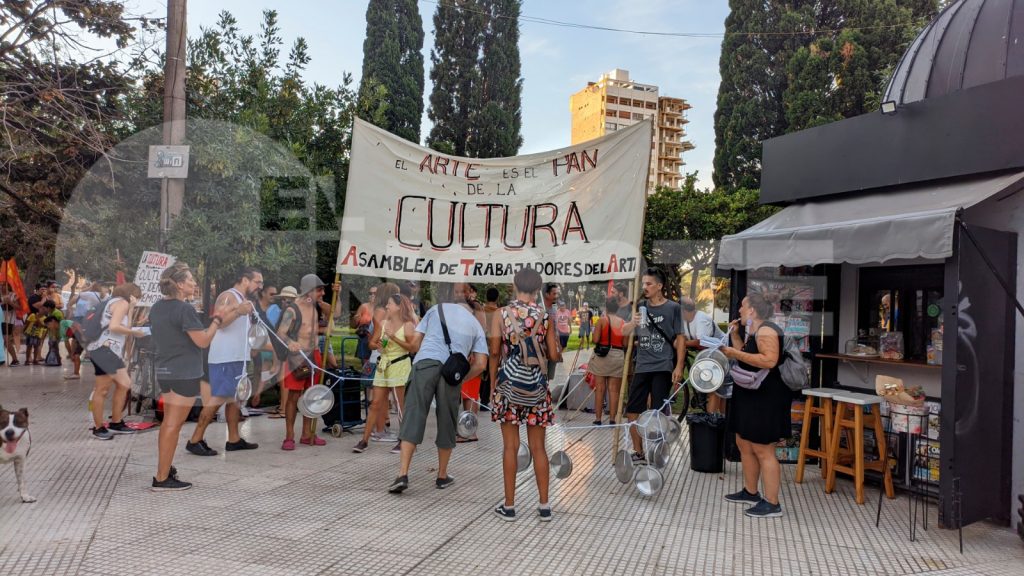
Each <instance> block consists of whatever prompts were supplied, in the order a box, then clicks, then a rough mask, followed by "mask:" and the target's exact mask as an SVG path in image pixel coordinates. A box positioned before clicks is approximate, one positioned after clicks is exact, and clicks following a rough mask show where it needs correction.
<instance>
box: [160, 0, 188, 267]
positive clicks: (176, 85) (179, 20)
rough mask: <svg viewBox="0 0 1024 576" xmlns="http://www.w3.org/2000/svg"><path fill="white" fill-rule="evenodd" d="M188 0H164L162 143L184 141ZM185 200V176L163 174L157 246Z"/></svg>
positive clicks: (162, 245) (162, 243) (164, 244)
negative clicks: (169, 176)
mask: <svg viewBox="0 0 1024 576" xmlns="http://www.w3.org/2000/svg"><path fill="white" fill-rule="evenodd" d="M187 3H188V0H167V50H166V52H167V61H166V63H165V64H164V126H163V143H164V145H167V146H175V145H180V144H182V143H184V141H185V45H186V44H187V34H186V29H187V28H186V25H185V17H186V12H187ZM184 200H185V180H183V179H180V178H164V179H163V181H162V182H161V185H160V249H161V250H162V251H164V252H166V249H167V237H168V233H169V231H170V229H171V224H172V223H173V222H174V219H175V218H177V217H178V215H180V214H181V208H182V205H183V204H184Z"/></svg>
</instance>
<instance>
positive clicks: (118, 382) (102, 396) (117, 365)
mask: <svg viewBox="0 0 1024 576" xmlns="http://www.w3.org/2000/svg"><path fill="white" fill-rule="evenodd" d="M141 297H142V290H140V289H139V287H138V286H136V285H135V284H132V283H131V282H128V283H125V284H120V285H118V286H116V287H114V290H113V291H112V293H111V298H110V300H107V302H106V303H105V305H104V307H103V312H102V314H100V316H99V327H100V328H101V329H102V332H100V334H99V337H98V338H96V339H95V340H93V341H91V342H89V344H88V346H86V350H88V351H89V359H90V360H91V361H92V365H93V368H94V369H95V370H96V383H95V384H94V385H93V390H92V402H91V405H92V420H93V429H92V435H93V437H94V438H97V439H99V440H110V439H111V438H113V435H114V434H133V433H134V432H135V431H134V430H132V429H131V428H128V427H127V426H126V425H125V423H124V418H123V412H124V406H125V402H126V401H127V399H128V390H129V389H130V388H131V379H130V378H129V377H128V368H127V367H126V366H125V363H124V353H125V345H126V343H127V341H128V337H129V336H135V337H142V336H145V335H146V333H145V332H143V331H141V330H133V329H132V320H131V318H132V308H133V307H134V306H135V302H136V301H137V300H138V299H139V298H141ZM97 312H99V311H98V310H97ZM90 331H91V330H90ZM111 384H113V385H114V386H113V397H114V398H113V400H112V401H111V403H112V408H111V416H110V425H109V426H107V425H105V424H104V422H105V419H104V418H103V407H104V404H105V403H106V400H107V394H108V393H110V391H111V388H112V387H111Z"/></svg>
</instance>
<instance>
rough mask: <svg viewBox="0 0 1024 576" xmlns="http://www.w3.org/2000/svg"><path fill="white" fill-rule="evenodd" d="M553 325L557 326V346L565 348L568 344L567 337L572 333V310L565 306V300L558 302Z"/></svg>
mask: <svg viewBox="0 0 1024 576" xmlns="http://www.w3.org/2000/svg"><path fill="white" fill-rule="evenodd" d="M555 325H556V326H557V328H558V346H559V349H561V350H565V347H566V346H568V345H569V337H570V335H571V334H572V312H569V309H568V308H567V307H566V306H565V302H559V303H558V310H557V311H556V312H555Z"/></svg>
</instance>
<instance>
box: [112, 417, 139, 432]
mask: <svg viewBox="0 0 1024 576" xmlns="http://www.w3.org/2000/svg"><path fill="white" fill-rule="evenodd" d="M107 430H110V431H111V432H112V433H114V434H135V430H132V429H131V428H129V427H128V426H126V425H125V423H124V420H121V421H120V422H111V423H110V424H108V425H107Z"/></svg>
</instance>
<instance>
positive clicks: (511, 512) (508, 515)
mask: <svg viewBox="0 0 1024 576" xmlns="http://www.w3.org/2000/svg"><path fill="white" fill-rule="evenodd" d="M494 513H495V514H497V515H498V516H501V519H502V520H504V521H505V522H513V521H515V519H516V509H515V508H505V505H504V504H502V505H501V506H498V507H497V508H495V509H494Z"/></svg>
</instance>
